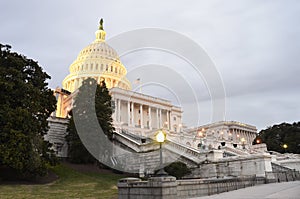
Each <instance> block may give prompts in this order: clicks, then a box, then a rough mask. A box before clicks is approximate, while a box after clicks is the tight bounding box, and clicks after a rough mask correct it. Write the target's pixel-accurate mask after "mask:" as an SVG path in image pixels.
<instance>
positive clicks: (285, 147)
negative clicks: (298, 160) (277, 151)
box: [282, 144, 288, 153]
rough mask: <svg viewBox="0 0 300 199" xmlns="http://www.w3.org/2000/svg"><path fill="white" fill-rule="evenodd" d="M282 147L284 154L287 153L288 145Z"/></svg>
mask: <svg viewBox="0 0 300 199" xmlns="http://www.w3.org/2000/svg"><path fill="white" fill-rule="evenodd" d="M282 147H283V148H284V153H286V149H287V148H288V145H287V144H283V145H282Z"/></svg>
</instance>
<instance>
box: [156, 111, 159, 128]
mask: <svg viewBox="0 0 300 199" xmlns="http://www.w3.org/2000/svg"><path fill="white" fill-rule="evenodd" d="M156 127H157V128H158V129H159V118H158V108H156Z"/></svg>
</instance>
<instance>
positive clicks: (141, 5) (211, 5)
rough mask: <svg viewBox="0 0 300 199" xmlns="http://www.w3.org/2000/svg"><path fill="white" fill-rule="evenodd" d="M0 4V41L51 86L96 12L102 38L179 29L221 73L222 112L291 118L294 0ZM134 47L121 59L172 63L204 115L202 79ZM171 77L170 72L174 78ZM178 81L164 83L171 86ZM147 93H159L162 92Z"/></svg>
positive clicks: (261, 124)
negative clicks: (35, 64)
mask: <svg viewBox="0 0 300 199" xmlns="http://www.w3.org/2000/svg"><path fill="white" fill-rule="evenodd" d="M0 7H1V13H0V15H1V20H0V23H1V31H0V42H1V43H7V44H11V45H12V46H13V50H15V51H18V52H21V53H23V54H26V55H27V56H28V57H30V58H33V59H35V60H38V61H39V63H40V64H41V65H42V66H43V67H44V69H45V70H46V71H47V72H48V73H49V74H50V75H51V76H52V79H51V80H50V81H49V84H50V86H51V87H53V88H55V87H56V86H58V85H61V82H62V80H63V78H64V77H65V76H66V75H67V74H68V67H69V65H70V64H71V63H72V62H73V60H75V58H76V56H77V54H78V53H79V51H80V50H81V49H82V48H84V47H85V46H86V45H88V44H89V43H91V42H92V41H93V40H94V32H95V30H96V28H97V25H98V24H97V23H98V20H99V18H100V17H103V18H104V23H105V24H104V25H105V30H106V31H107V37H108V38H109V37H112V36H114V35H117V34H120V33H122V32H125V31H129V30H132V29H137V28H144V27H159V28H166V29H171V30H175V31H177V32H179V33H182V34H184V35H186V36H188V37H190V38H192V39H193V40H194V41H196V42H197V43H198V44H199V45H201V46H202V47H203V48H204V49H206V51H207V53H208V55H209V56H210V57H211V58H212V59H213V60H214V62H215V63H216V67H217V68H218V70H219V72H220V74H221V76H222V79H223V81H224V86H225V88H226V95H227V107H226V108H227V117H226V119H230V120H238V121H241V122H246V123H251V124H253V125H257V126H258V128H265V127H266V126H269V125H272V124H273V123H279V122H283V121H288V122H292V121H299V118H300V107H299V100H300V92H299V85H300V79H299V74H300V67H299V63H300V56H299V50H300V24H299V18H300V12H299V11H300V2H299V1H297V0H294V1H293V0H288V1H285V0H272V1H270V0H266V1H260V0H241V1H235V0H229V1H226V2H225V1H220V0H213V1H171V0H170V1H149V2H144V1H143V2H142V1H133V0H132V1H128V0H127V1H126V0H125V1H78V0H76V1H58V0H54V1H37V0H29V1H16V0H11V1H1V2H0ZM134 55H135V54H132V56H128V57H122V60H123V63H124V65H125V66H126V67H127V65H128V67H134V66H135V65H137V64H149V63H164V64H165V65H168V66H170V67H175V68H176V70H177V69H178V71H177V72H179V73H180V74H181V75H182V77H184V78H188V79H189V80H188V81H189V82H190V84H191V85H192V86H193V88H195V90H197V96H198V98H199V100H200V102H199V106H200V122H201V123H208V122H209V120H210V108H211V107H210V106H211V105H210V103H209V97H210V96H209V94H208V91H207V89H206V87H205V84H204V82H203V80H201V79H197V78H193V74H189V73H188V71H182V70H180V66H183V65H184V64H186V63H183V62H182V61H180V60H178V59H177V58H175V57H172V56H167V55H166V56H165V57H163V58H161V57H162V56H163V55H164V54H159V53H157V52H154V53H152V54H151V53H150V54H149V52H148V54H147V53H145V52H144V55H145V56H144V57H143V56H142V54H137V55H139V56H137V57H134ZM142 58H143V59H142ZM134 59H136V61H134ZM151 59H152V60H151ZM185 66H187V64H186V65H185ZM141 73H142V72H141ZM141 73H140V74H139V75H140V76H141V75H143V74H141ZM135 75H136V76H137V75H138V74H132V77H130V78H131V79H132V80H133V79H134V78H135V77H134V76H135ZM160 75H163V73H160ZM178 77H179V76H178V74H177V76H176V75H175V73H174V78H178ZM170 80H171V79H170ZM178 84H179V82H175V83H174V84H170V85H173V86H176V85H177V87H178ZM179 85H180V84H179ZM182 85H183V86H186V84H185V83H182ZM148 90H149V91H147V92H150V93H151V92H153V91H151V89H150V88H148ZM145 91H146V90H145ZM188 93H189V90H188V89H186V90H184V89H182V90H181V91H180V92H179V94H180V95H181V96H185V95H187V94H188ZM153 94H157V95H160V96H162V97H164V94H165V93H164V92H161V93H155V92H154V93H153ZM166 97H168V96H166ZM182 98H183V97H182ZM189 99H190V98H187V99H185V98H183V99H182V100H183V102H184V103H183V104H184V106H185V107H186V110H191V108H192V107H193V106H194V105H193V103H192V102H191V101H189ZM207 100H208V101H207ZM185 118H186V121H185V122H186V123H187V124H189V125H196V124H195V123H196V121H194V120H193V118H194V116H193V114H192V112H190V111H185Z"/></svg>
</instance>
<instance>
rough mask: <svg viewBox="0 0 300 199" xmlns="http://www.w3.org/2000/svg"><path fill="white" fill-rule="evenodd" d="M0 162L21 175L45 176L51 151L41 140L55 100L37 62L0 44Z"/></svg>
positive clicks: (47, 143)
mask: <svg viewBox="0 0 300 199" xmlns="http://www.w3.org/2000/svg"><path fill="white" fill-rule="evenodd" d="M0 48H1V51H0V102H1V104H0V164H1V165H6V166H9V167H11V168H13V169H16V170H17V171H18V172H19V173H20V174H22V175H23V176H32V175H44V174H46V172H47V166H46V165H47V164H48V163H50V162H52V160H53V153H52V151H51V150H50V149H49V147H50V146H51V145H50V144H49V142H47V141H45V140H44V139H43V136H44V135H45V133H46V132H47V130H48V122H47V118H48V117H49V116H50V114H51V113H52V112H53V111H54V110H55V105H56V99H55V97H54V95H53V92H52V91H51V90H50V89H49V88H48V87H47V85H48V84H47V82H46V80H47V79H50V76H49V75H48V74H47V73H45V72H43V70H42V68H41V67H40V66H39V65H38V63H37V62H36V61H33V60H32V59H28V58H26V57H25V56H24V55H21V54H18V53H16V52H11V51H10V49H11V47H10V46H9V45H2V44H0Z"/></svg>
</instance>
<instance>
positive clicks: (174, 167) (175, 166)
mask: <svg viewBox="0 0 300 199" xmlns="http://www.w3.org/2000/svg"><path fill="white" fill-rule="evenodd" d="M164 170H165V171H166V172H167V173H168V174H169V175H171V176H174V177H176V178H177V179H180V178H182V177H183V176H185V175H188V174H190V173H191V170H190V169H189V168H188V167H187V165H186V164H185V163H183V162H173V163H171V164H169V165H168V166H166V167H165V168H164Z"/></svg>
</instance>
